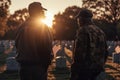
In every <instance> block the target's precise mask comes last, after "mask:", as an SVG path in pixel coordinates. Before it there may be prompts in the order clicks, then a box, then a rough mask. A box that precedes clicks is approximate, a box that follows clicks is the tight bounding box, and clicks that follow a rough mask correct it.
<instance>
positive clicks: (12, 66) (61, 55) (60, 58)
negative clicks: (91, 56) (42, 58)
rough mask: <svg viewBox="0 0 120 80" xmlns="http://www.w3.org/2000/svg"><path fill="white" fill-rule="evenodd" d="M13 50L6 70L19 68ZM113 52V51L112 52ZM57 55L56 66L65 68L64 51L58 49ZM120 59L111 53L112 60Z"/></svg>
mask: <svg viewBox="0 0 120 80" xmlns="http://www.w3.org/2000/svg"><path fill="white" fill-rule="evenodd" d="M110 43H111V42H109V43H108V44H109V46H112V47H113V44H114V42H113V43H111V45H110ZM57 44H58V42H57V41H56V42H53V45H57ZM65 44H66V42H61V45H64V47H65ZM69 45H73V43H70V44H69ZM13 50H14V51H12V52H11V53H10V54H9V57H8V58H7V70H18V69H19V65H18V63H17V62H16V60H15V55H16V50H15V49H13ZM112 53H113V52H112ZM56 54H57V56H56V58H55V60H56V68H65V67H67V65H66V61H67V58H66V53H65V51H64V49H63V48H62V49H60V50H59V51H58V52H57V53H56ZM119 60H120V55H119V54H113V62H117V63H118V62H119Z"/></svg>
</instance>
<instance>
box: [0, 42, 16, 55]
mask: <svg viewBox="0 0 120 80" xmlns="http://www.w3.org/2000/svg"><path fill="white" fill-rule="evenodd" d="M14 45H15V42H14V40H1V41H0V53H3V52H4V51H5V50H7V49H9V48H10V47H11V46H14Z"/></svg>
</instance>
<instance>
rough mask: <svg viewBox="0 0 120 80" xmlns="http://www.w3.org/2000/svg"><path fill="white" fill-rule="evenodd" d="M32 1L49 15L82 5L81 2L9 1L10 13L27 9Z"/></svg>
mask: <svg viewBox="0 0 120 80" xmlns="http://www.w3.org/2000/svg"><path fill="white" fill-rule="evenodd" d="M34 1H36V2H41V3H42V6H43V7H44V8H46V9H47V11H48V12H50V13H51V14H57V13H58V12H63V11H64V10H65V8H67V7H68V6H73V5H76V6H79V7H81V5H82V0H11V2H12V4H11V6H10V13H11V14H13V13H14V11H16V10H19V9H23V8H27V7H28V5H29V4H30V3H31V2H34Z"/></svg>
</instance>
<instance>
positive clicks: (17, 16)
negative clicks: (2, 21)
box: [5, 8, 29, 39]
mask: <svg viewBox="0 0 120 80" xmlns="http://www.w3.org/2000/svg"><path fill="white" fill-rule="evenodd" d="M28 17H29V14H28V10H27V9H26V8H24V9H21V10H17V11H15V12H14V14H12V15H10V17H9V18H8V20H7V26H8V27H9V29H8V31H7V32H6V34H5V38H6V39H14V38H15V31H16V29H17V27H18V26H19V25H20V24H21V23H23V22H24V21H25V20H26V19H27V18H28Z"/></svg>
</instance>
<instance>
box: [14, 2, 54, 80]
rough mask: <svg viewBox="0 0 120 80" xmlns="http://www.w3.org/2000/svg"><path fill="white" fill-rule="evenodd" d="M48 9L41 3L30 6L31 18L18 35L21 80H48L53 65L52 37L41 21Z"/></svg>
mask: <svg viewBox="0 0 120 80" xmlns="http://www.w3.org/2000/svg"><path fill="white" fill-rule="evenodd" d="M45 10H46V9H45V8H43V7H42V6H41V3H39V2H33V3H31V4H30V5H29V7H28V11H29V14H30V17H29V18H28V19H27V20H26V21H25V22H24V23H23V24H22V25H21V26H20V27H19V29H18V31H17V34H16V43H15V46H16V48H17V57H16V60H17V61H18V62H19V63H20V79H21V80H47V69H48V66H49V64H50V63H51V50H52V35H51V33H50V30H49V28H48V27H47V26H46V25H45V24H44V23H43V22H42V21H40V20H42V18H44V11H45Z"/></svg>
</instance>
